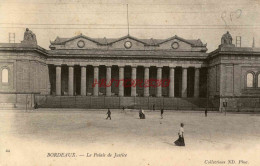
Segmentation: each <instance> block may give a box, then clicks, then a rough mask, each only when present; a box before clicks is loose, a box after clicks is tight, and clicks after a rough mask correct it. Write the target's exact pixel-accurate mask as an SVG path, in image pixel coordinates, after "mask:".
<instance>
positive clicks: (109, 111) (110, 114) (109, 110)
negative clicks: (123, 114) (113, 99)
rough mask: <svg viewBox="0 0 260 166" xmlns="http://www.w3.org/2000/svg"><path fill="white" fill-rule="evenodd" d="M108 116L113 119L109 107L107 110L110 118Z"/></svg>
mask: <svg viewBox="0 0 260 166" xmlns="http://www.w3.org/2000/svg"><path fill="white" fill-rule="evenodd" d="M108 118H110V120H111V111H110V109H109V108H108V110H107V118H106V119H108Z"/></svg>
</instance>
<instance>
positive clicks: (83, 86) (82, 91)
mask: <svg viewBox="0 0 260 166" xmlns="http://www.w3.org/2000/svg"><path fill="white" fill-rule="evenodd" d="M86 77H87V76H86V67H85V66H81V88H80V94H81V96H86Z"/></svg>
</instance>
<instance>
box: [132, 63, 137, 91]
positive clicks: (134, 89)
mask: <svg viewBox="0 0 260 166" xmlns="http://www.w3.org/2000/svg"><path fill="white" fill-rule="evenodd" d="M131 79H132V80H131V96H136V83H135V81H136V66H132V78H131Z"/></svg>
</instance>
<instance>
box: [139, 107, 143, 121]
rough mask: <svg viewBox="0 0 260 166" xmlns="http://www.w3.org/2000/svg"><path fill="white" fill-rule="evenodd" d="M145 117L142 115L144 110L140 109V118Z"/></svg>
mask: <svg viewBox="0 0 260 166" xmlns="http://www.w3.org/2000/svg"><path fill="white" fill-rule="evenodd" d="M142 117H143V115H142V109H141V108H140V110H139V118H140V119H142Z"/></svg>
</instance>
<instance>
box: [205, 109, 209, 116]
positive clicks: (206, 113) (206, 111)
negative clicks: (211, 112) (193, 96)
mask: <svg viewBox="0 0 260 166" xmlns="http://www.w3.org/2000/svg"><path fill="white" fill-rule="evenodd" d="M207 116H208V110H207V108H206V109H205V117H207Z"/></svg>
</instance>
